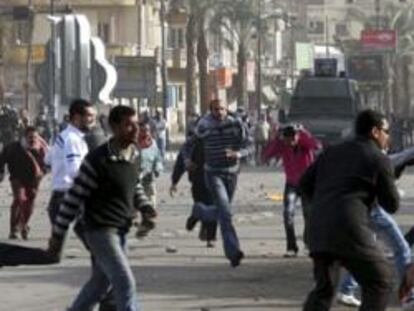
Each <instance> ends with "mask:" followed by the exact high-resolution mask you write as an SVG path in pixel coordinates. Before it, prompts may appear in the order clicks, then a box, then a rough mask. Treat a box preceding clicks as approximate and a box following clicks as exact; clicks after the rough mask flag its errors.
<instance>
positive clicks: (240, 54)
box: [237, 42, 247, 108]
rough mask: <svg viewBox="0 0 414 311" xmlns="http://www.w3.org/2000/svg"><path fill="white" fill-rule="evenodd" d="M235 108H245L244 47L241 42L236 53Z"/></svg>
mask: <svg viewBox="0 0 414 311" xmlns="http://www.w3.org/2000/svg"><path fill="white" fill-rule="evenodd" d="M237 68H238V74H237V107H239V108H246V104H247V100H246V98H247V90H246V47H245V45H244V43H243V42H240V43H239V50H238V51H237Z"/></svg>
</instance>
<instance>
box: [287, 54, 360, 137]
mask: <svg viewBox="0 0 414 311" xmlns="http://www.w3.org/2000/svg"><path fill="white" fill-rule="evenodd" d="M336 71H337V69H336V60H335V59H323V60H315V73H314V74H309V75H304V76H303V77H302V78H300V79H299V80H298V82H297V84H296V87H295V90H294V92H293V95H292V99H291V103H290V108H289V114H288V121H289V122H292V123H300V124H302V125H303V126H304V127H305V128H306V129H308V130H309V131H310V132H311V133H312V134H313V135H314V136H315V137H317V138H318V139H320V140H321V141H322V143H323V144H324V145H329V144H332V143H336V142H339V141H341V140H342V139H344V138H346V137H347V136H349V135H350V134H351V133H352V124H353V120H354V118H355V116H356V115H357V113H358V111H360V110H361V108H362V107H361V101H360V95H359V92H358V85H357V82H356V81H355V80H351V79H349V78H347V77H346V76H345V74H344V73H341V74H337V72H336Z"/></svg>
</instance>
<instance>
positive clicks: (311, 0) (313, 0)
mask: <svg viewBox="0 0 414 311" xmlns="http://www.w3.org/2000/svg"><path fill="white" fill-rule="evenodd" d="M307 4H313V5H323V4H325V0H307Z"/></svg>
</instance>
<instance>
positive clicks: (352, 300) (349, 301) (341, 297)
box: [336, 293, 361, 308]
mask: <svg viewBox="0 0 414 311" xmlns="http://www.w3.org/2000/svg"><path fill="white" fill-rule="evenodd" d="M336 301H337V302H338V303H339V304H341V305H344V306H348V307H355V308H358V307H359V306H361V301H359V300H358V299H357V298H356V297H355V296H354V295H352V294H351V295H346V294H342V293H339V294H338V295H337V296H336Z"/></svg>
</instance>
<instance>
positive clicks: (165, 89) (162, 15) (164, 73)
mask: <svg viewBox="0 0 414 311" xmlns="http://www.w3.org/2000/svg"><path fill="white" fill-rule="evenodd" d="M165 12H166V9H165V0H161V12H160V21H161V81H162V82H161V83H162V112H163V116H164V119H165V120H167V118H168V115H167V104H168V102H167V101H168V93H167V92H168V77H167V63H166V53H165V52H166V44H165V43H166V42H165V41H166V35H165ZM167 123H168V120H167Z"/></svg>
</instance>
